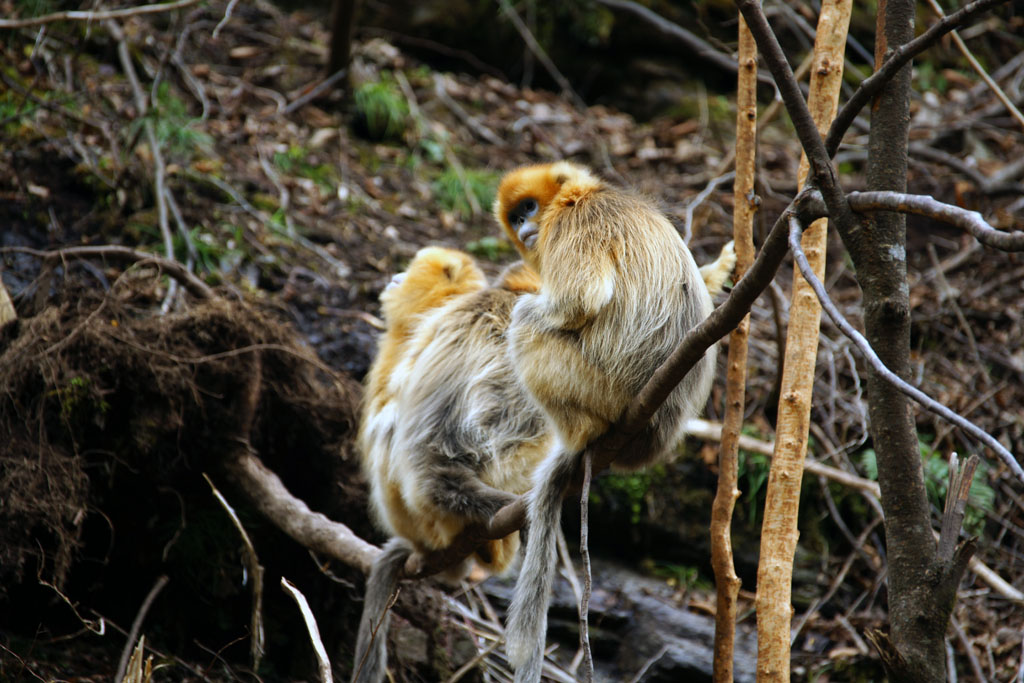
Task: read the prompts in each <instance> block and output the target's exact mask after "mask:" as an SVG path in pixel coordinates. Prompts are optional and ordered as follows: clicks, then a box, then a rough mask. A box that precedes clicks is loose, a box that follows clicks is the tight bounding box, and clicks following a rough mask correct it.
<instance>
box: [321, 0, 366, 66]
mask: <svg viewBox="0 0 1024 683" xmlns="http://www.w3.org/2000/svg"><path fill="white" fill-rule="evenodd" d="M357 9H359V0H334V3H333V8H332V10H331V55H330V57H329V58H328V61H327V75H328V76H330V75H332V74H335V73H337V72H338V71H341V70H342V69H347V68H348V61H349V57H350V56H351V53H352V35H353V34H354V33H355V28H356V10H357Z"/></svg>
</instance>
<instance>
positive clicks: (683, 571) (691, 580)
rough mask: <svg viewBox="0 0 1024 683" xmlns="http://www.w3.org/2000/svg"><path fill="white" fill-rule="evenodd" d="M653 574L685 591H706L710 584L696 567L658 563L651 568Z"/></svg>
mask: <svg viewBox="0 0 1024 683" xmlns="http://www.w3.org/2000/svg"><path fill="white" fill-rule="evenodd" d="M651 572H652V573H653V574H654V575H655V576H659V577H661V578H663V579H665V581H666V582H667V583H668V584H669V585H670V586H674V587H678V588H683V589H685V590H694V589H697V590H706V589H708V588H710V584H709V583H708V582H707V581H705V580H704V579H702V578H701V576H700V571H699V570H698V569H697V568H696V567H690V566H687V565H683V564H672V563H670V562H658V563H656V564H655V565H654V566H653V567H651Z"/></svg>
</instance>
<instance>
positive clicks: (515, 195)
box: [494, 161, 600, 268]
mask: <svg viewBox="0 0 1024 683" xmlns="http://www.w3.org/2000/svg"><path fill="white" fill-rule="evenodd" d="M598 184H600V181H599V180H598V179H597V178H595V177H594V176H593V175H591V173H590V171H588V170H587V169H585V168H583V167H582V166H577V165H576V164H572V163H569V162H567V161H560V162H557V163H554V164H538V165H536V166H525V167H523V168H519V169H516V170H515V171H512V172H511V173H508V174H507V175H506V176H505V177H504V178H503V179H502V181H501V185H499V186H498V196H497V197H496V198H495V200H494V216H495V218H497V219H498V223H500V224H501V227H502V228H503V229H504V230H505V234H506V235H507V236H508V238H509V240H511V241H512V244H513V245H514V246H515V248H516V249H517V250H518V251H519V253H520V254H522V256H523V258H524V259H525V260H526V262H527V263H529V264H530V265H531V266H533V267H534V268H539V257H538V254H537V252H538V251H543V242H544V233H545V226H546V225H547V224H548V223H549V222H550V221H549V216H548V214H549V213H550V211H551V210H552V207H555V206H556V205H557V203H558V201H557V200H558V197H559V196H560V195H561V194H562V193H563V192H564V191H565V190H566V189H567V188H570V187H575V186H586V187H594V186H597V185H598Z"/></svg>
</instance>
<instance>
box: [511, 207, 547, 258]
mask: <svg viewBox="0 0 1024 683" xmlns="http://www.w3.org/2000/svg"><path fill="white" fill-rule="evenodd" d="M539 211H540V204H539V203H537V200H536V199H534V198H533V197H527V198H526V199H522V200H520V201H519V203H518V204H516V205H515V206H513V207H512V209H511V210H509V212H508V223H509V227H510V228H511V229H512V230H514V231H515V233H516V237H518V238H519V241H520V242H522V243H523V246H524V247H526V248H527V249H533V248H534V247H535V246H536V245H537V237H538V236H539V235H540V226H538V225H537V213H538V212H539Z"/></svg>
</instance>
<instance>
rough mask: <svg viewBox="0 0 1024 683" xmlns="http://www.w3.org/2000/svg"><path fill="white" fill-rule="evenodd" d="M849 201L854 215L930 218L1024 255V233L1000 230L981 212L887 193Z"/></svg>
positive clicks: (865, 194)
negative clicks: (899, 214) (869, 213)
mask: <svg viewBox="0 0 1024 683" xmlns="http://www.w3.org/2000/svg"><path fill="white" fill-rule="evenodd" d="M847 199H848V201H849V203H850V208H851V209H853V210H854V211H859V212H865V211H899V212H902V213H912V214H916V215H918V216H927V217H928V218H934V219H935V220H939V221H942V222H944V223H949V224H950V225H954V226H956V227H958V228H960V229H962V230H966V231H967V232H969V233H971V234H972V235H974V237H975V238H976V239H977V240H978V241H979V242H981V243H982V244H984V245H986V246H989V247H992V248H994V249H1002V250H1003V251H1024V232H1022V231H1020V230H1014V231H1012V232H1004V231H1002V230H997V229H995V228H993V227H992V226H991V225H989V224H988V223H987V222H986V221H985V219H984V217H983V216H982V215H981V214H980V213H978V212H977V211H968V210H967V209H961V208H960V207H959V206H953V205H952V204H944V203H942V202H940V201H938V200H936V199H934V198H933V197H930V196H928V195H918V194H904V193H902V192H885V191H881V192H851V193H850V194H849V195H848V196H847Z"/></svg>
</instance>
